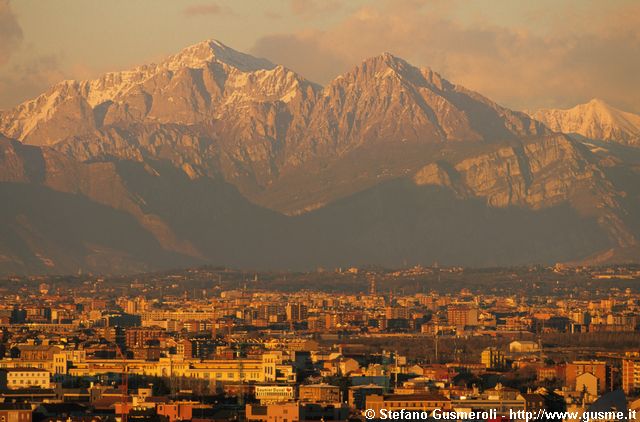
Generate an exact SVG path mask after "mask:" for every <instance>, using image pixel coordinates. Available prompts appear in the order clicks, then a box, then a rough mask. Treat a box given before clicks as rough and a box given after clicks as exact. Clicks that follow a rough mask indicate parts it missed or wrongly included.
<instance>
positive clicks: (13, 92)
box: [0, 55, 68, 109]
mask: <svg viewBox="0 0 640 422" xmlns="http://www.w3.org/2000/svg"><path fill="white" fill-rule="evenodd" d="M67 77H68V75H66V74H65V73H64V72H63V71H62V70H61V69H60V62H59V59H58V57H57V56H54V55H46V56H39V57H36V58H33V59H31V60H29V61H27V62H25V63H20V64H16V65H13V66H11V67H10V68H9V69H7V71H6V72H3V74H2V76H0V109H4V108H9V107H12V106H14V105H15V104H16V103H18V102H20V101H23V100H24V99H25V98H34V97H36V96H37V95H39V94H41V93H42V92H44V91H45V90H46V89H47V88H49V87H50V86H52V85H54V84H55V83H57V82H59V81H61V80H63V79H65V78H67Z"/></svg>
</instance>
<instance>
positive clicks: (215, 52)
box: [0, 40, 317, 145]
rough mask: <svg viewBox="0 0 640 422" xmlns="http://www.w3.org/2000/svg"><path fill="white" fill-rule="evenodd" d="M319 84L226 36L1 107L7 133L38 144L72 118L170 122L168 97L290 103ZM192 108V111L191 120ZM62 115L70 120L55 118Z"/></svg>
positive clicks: (0, 129) (1, 129)
mask: <svg viewBox="0 0 640 422" xmlns="http://www.w3.org/2000/svg"><path fill="white" fill-rule="evenodd" d="M315 89H317V87H316V86H315V85H314V84H311V83H310V82H308V81H306V80H305V79H304V78H302V77H300V76H299V75H297V74H295V73H294V72H292V71H291V70H289V69H286V68H284V67H282V66H276V65H274V64H273V63H271V62H270V61H268V60H266V59H262V58H257V57H253V56H250V55H248V54H244V53H241V52H239V51H236V50H234V49H232V48H230V47H228V46H226V45H224V44H222V43H221V42H219V41H216V40H207V41H203V42H200V43H198V44H195V45H192V46H190V47H187V48H185V49H183V50H182V51H180V52H179V53H177V54H174V55H172V56H169V57H168V58H167V59H165V60H163V61H161V62H160V63H157V64H155V63H153V64H146V65H142V66H138V67H135V68H133V69H131V70H124V71H118V72H109V73H106V74H104V75H102V76H101V77H99V78H97V79H94V80H86V81H75V80H67V81H62V82H59V83H57V84H56V85H54V86H52V87H51V88H50V89H49V90H47V91H46V92H44V93H43V94H41V95H40V96H38V97H36V98H34V99H32V100H28V101H25V102H24V103H22V104H20V105H18V106H17V107H15V108H14V109H11V110H5V111H0V133H4V134H5V135H7V136H10V137H12V138H16V139H20V140H23V141H24V140H26V139H27V138H29V137H31V138H33V139H31V142H34V143H37V144H45V145H48V144H52V143H55V142H56V140H57V138H59V137H60V135H61V133H57V132H56V131H53V132H52V131H51V128H49V127H48V126H51V125H53V126H55V128H56V129H60V131H62V132H64V131H63V130H62V129H65V130H66V129H70V128H64V127H63V126H64V125H65V124H67V123H68V124H69V125H73V124H75V123H73V121H75V120H78V119H82V120H83V121H84V125H85V126H86V128H87V129H91V128H92V127H94V126H99V125H101V124H102V123H103V122H104V121H105V120H104V119H105V117H106V118H107V119H110V118H112V117H113V116H114V115H118V116H120V117H118V118H119V119H121V118H122V116H125V117H126V118H128V119H131V118H133V119H136V120H140V119H151V120H156V121H162V122H167V121H170V117H169V115H171V113H170V110H168V108H167V107H169V106H170V104H165V105H162V103H163V101H164V100H167V101H168V102H169V103H173V104H182V103H184V104H182V105H181V106H177V107H182V108H189V107H191V105H192V104H196V103H199V102H200V103H205V104H209V105H211V106H213V105H215V104H220V103H223V104H226V103H229V102H234V103H236V104H238V103H242V102H244V101H257V102H260V101H283V102H289V101H291V100H292V99H294V98H296V97H297V96H298V95H301V93H302V95H313V92H312V91H313V90H315ZM309 90H311V91H309ZM214 97H215V99H214ZM217 112H218V111H217V110H211V109H207V110H205V108H204V107H203V106H202V105H200V107H199V110H195V111H193V113H192V112H191V111H187V112H183V113H182V114H181V115H182V116H183V117H182V118H180V117H177V118H178V119H182V120H180V122H184V123H193V122H194V121H196V120H199V119H200V118H202V116H205V115H215V114H217ZM158 113H160V114H162V116H159V115H158ZM185 113H186V114H189V116H188V117H187V118H186V120H185V118H184V114H185ZM62 115H64V116H63V117H64V119H63V120H65V121H66V122H67V123H64V122H63V123H62V124H61V122H56V123H51V122H52V121H54V120H55V119H56V116H62ZM177 115H180V113H179V112H178V113H177ZM69 116H71V117H72V119H69V118H68V117H69ZM132 116H133V117H132ZM198 116H200V117H198ZM94 120H95V122H94ZM36 133H37V135H35V134H36Z"/></svg>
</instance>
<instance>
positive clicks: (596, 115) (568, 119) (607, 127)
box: [531, 99, 640, 146]
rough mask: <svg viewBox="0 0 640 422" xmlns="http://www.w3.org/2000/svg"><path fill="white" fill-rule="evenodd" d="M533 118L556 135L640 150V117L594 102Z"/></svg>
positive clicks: (551, 111) (595, 100) (541, 111)
mask: <svg viewBox="0 0 640 422" xmlns="http://www.w3.org/2000/svg"><path fill="white" fill-rule="evenodd" d="M531 116H532V117H533V118H535V119H536V120H539V121H540V122H542V123H544V124H545V125H547V126H548V127H549V128H550V129H552V130H554V131H556V132H563V133H569V134H578V135H581V136H584V137H586V138H589V139H597V140H604V141H615V142H619V143H622V144H628V145H635V146H640V115H637V114H633V113H629V112H625V111H622V110H619V109H617V108H615V107H612V106H611V105H609V104H607V103H606V102H604V101H603V100H600V99H593V100H591V101H589V102H588V103H584V104H579V105H577V106H575V107H573V108H570V109H568V110H560V109H542V110H538V111H536V112H535V113H532V114H531Z"/></svg>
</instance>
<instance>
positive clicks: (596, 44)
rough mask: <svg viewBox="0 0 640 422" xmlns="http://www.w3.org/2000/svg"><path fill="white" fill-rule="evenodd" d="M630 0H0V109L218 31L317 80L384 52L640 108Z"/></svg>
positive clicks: (535, 99)
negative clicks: (61, 83) (58, 84)
mask: <svg viewBox="0 0 640 422" xmlns="http://www.w3.org/2000/svg"><path fill="white" fill-rule="evenodd" d="M639 28H640V1H637V0H617V1H605V0H602V1H600V0H594V1H589V0H571V1H569V0H567V1H558V0H537V1H533V2H525V1H513V0H475V1H472V0H468V1H456V0H446V1H445V0H370V1H365V0H348V1H340V0H262V1H259V0H256V1H241V0H236V1H225V0H217V1H208V0H193V1H192V0H184V1H181V0H109V1H103V0H48V1H44V0H16V1H8V0H0V108H6V107H11V106H13V105H15V104H17V103H19V102H21V101H23V100H25V99H27V98H31V97H34V96H35V95H37V94H39V93H40V92H42V91H43V90H45V89H46V88H47V87H48V86H50V85H52V84H53V83H55V82H57V81H59V80H61V79H87V78H93V77H96V76H97V75H100V74H101V73H103V72H106V71H112V70H122V69H126V68H129V67H132V66H134V65H138V64H143V63H147V62H154V61H158V60H160V59H161V58H162V57H164V56H166V55H168V54H171V53H175V52H177V51H179V50H180V49H181V48H183V47H185V46H187V45H190V44H194V43H196V42H199V41H202V40H204V39H208V38H215V39H218V40H220V41H222V42H223V43H225V44H227V45H229V46H231V47H233V48H235V49H237V50H241V51H245V52H249V53H252V54H255V55H259V56H263V57H266V58H268V59H270V60H271V61H273V62H276V63H281V64H284V65H286V66H288V67H290V68H292V69H293V70H295V71H298V72H299V73H301V74H302V75H303V76H305V77H307V78H308V79H311V80H313V81H316V82H318V83H321V84H325V83H326V82H327V81H329V80H331V79H332V78H333V77H335V76H336V75H338V74H340V73H341V72H344V71H346V70H348V69H349V68H350V67H352V66H353V65H355V64H357V63H358V62H360V61H361V60H363V59H364V58H366V57H369V56H372V55H376V54H379V53H382V52H384V51H388V52H391V53H394V54H396V55H398V56H400V57H403V58H404V59H406V60H408V61H409V62H411V63H413V64H415V65H419V66H429V67H431V68H432V69H434V70H436V71H438V72H440V73H442V74H443V75H444V76H445V77H446V78H448V79H450V80H451V81H452V82H454V83H458V84H462V85H465V86H466V87H468V88H471V89H474V90H477V91H480V92H482V93H483V94H485V95H487V96H489V97H490V98H492V99H494V100H496V101H498V102H499V103H502V104H504V105H507V106H510V107H513V108H516V109H524V108H529V109H533V108H538V107H568V106H572V105H574V104H576V103H579V102H585V101H587V100H589V99H591V98H593V97H599V98H603V99H604V100H606V101H608V102H610V103H611V104H613V105H615V106H618V107H620V108H623V109H626V110H629V111H635V112H640V77H639V75H640V29H639Z"/></svg>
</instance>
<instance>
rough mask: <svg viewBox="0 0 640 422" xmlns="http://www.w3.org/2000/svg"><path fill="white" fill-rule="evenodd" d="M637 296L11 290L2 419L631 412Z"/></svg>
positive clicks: (515, 285)
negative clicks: (603, 403) (616, 404)
mask: <svg viewBox="0 0 640 422" xmlns="http://www.w3.org/2000/svg"><path fill="white" fill-rule="evenodd" d="M639 279H640V266H615V267H614V266H609V267H597V268H595V267H572V268H569V267H563V266H555V267H518V268H497V269H482V270H474V269H463V268H451V267H438V266H437V265H434V266H432V267H412V268H407V269H402V270H393V271H391V270H384V269H379V268H349V269H336V270H323V269H319V270H317V271H315V272H309V273H293V272H291V273H286V272H277V273H275V272H271V273H249V272H243V271H236V270H231V269H226V268H213V267H203V268H197V269H191V270H184V271H170V272H161V273H148V274H139V275H135V276H133V275H132V276H120V277H97V276H92V275H83V274H78V275H75V276H66V277H63V276H59V277H57V276H30V277H17V276H16V277H8V278H6V279H4V280H2V281H0V294H1V296H2V301H1V302H0V327H1V328H0V333H1V338H2V345H1V346H0V354H1V355H2V359H1V360H0V417H1V418H2V420H3V421H16V422H28V421H32V420H33V421H40V420H73V421H76V420H78V421H80V420H82V421H85V420H86V421H89V420H91V421H99V420H114V419H115V420H119V421H126V420H164V421H177V420H194V421H195V420H202V421H205V420H206V421H226V420H249V421H297V420H365V418H366V419H375V418H379V419H393V417H391V416H393V415H389V414H388V412H393V411H398V412H405V411H411V410H414V411H417V410H420V411H433V410H435V409H438V411H439V412H446V411H455V412H462V411H467V412H471V411H476V412H494V413H495V414H493V413H486V414H485V417H484V419H496V420H497V419H502V420H526V419H533V417H531V416H527V415H532V414H533V413H526V412H539V411H542V410H544V411H545V412H547V411H548V412H554V411H567V412H578V413H576V414H574V415H575V416H576V419H577V418H580V417H581V415H582V412H584V411H585V410H587V409H588V408H589V406H590V405H591V404H592V403H594V402H595V401H596V400H597V399H598V398H599V397H602V396H603V395H605V394H606V393H607V392H610V391H615V390H620V389H622V390H623V391H624V393H625V394H626V400H627V402H628V406H629V409H631V410H630V412H633V411H634V410H635V409H637V408H639V407H640V401H636V398H637V397H638V393H639V392H640V352H639V350H640V348H639V347H638V346H639V344H640V333H639V331H638V329H639V326H640V289H639V288H638V283H637V282H638V280H639ZM300 286H304V288H300ZM369 412H373V413H369ZM535 414H536V415H537V414H538V413H535ZM629 414H630V415H631V413H629ZM441 415H442V414H441ZM486 415H489V417H488V418H487V417H486ZM541 415H542V414H541ZM396 416H397V417H396V419H405V417H406V415H404V416H403V414H400V413H398V414H396ZM414 416H416V415H414ZM432 416H434V415H432ZM454 419H456V418H454ZM477 419H481V417H478V418H477ZM537 419H551V417H549V418H545V417H538V418H537ZM565 419H570V417H567V418H565Z"/></svg>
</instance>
